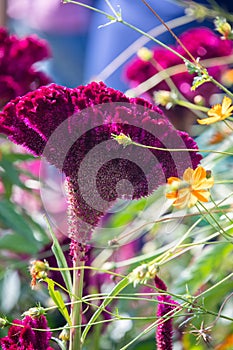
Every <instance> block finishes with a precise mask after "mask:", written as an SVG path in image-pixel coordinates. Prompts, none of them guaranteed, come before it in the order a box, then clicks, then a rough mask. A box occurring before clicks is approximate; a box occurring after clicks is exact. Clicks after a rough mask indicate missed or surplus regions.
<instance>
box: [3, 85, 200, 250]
mask: <svg viewBox="0 0 233 350" xmlns="http://www.w3.org/2000/svg"><path fill="white" fill-rule="evenodd" d="M0 131H1V132H3V133H4V134H6V135H7V136H8V137H9V139H10V140H12V141H13V142H15V143H17V144H20V145H22V146H24V147H25V148H26V149H27V150H28V151H30V152H32V153H33V154H34V155H36V156H41V155H43V156H44V157H45V158H46V159H47V160H48V161H49V162H50V163H51V164H53V165H55V166H56V167H57V168H59V169H60V170H62V171H63V172H64V173H65V175H66V177H67V180H68V181H67V182H68V195H69V218H70V220H69V227H70V233H71V236H72V237H74V238H75V240H76V241H78V242H80V241H81V242H87V241H88V240H89V239H90V234H91V231H92V229H93V227H96V226H97V224H98V223H99V220H100V218H101V217H102V216H103V215H104V214H105V213H106V211H107V210H108V209H109V207H110V206H111V205H112V204H113V202H114V201H115V200H116V199H117V198H118V197H124V198H130V199H138V198H140V197H144V196H148V195H149V194H150V193H152V191H153V190H155V189H156V188H157V187H158V186H159V185H162V184H165V183H166V179H167V178H168V177H170V176H177V175H178V174H180V175H181V174H183V172H184V170H185V169H186V168H187V167H188V166H191V167H193V168H195V167H196V166H197V165H198V164H199V162H200V159H201V156H200V155H199V154H198V153H197V152H190V153H189V152H173V153H171V152H167V151H157V150H145V149H142V148H139V147H135V146H132V145H131V146H128V147H127V148H125V149H124V148H123V147H122V145H119V144H117V142H116V141H114V140H113V139H112V134H117V135H119V134H121V133H123V134H125V135H129V136H130V138H131V139H132V140H133V141H135V142H138V143H141V144H144V145H150V146H155V147H162V148H183V149H186V148H191V149H197V145H196V144H195V142H194V141H193V140H192V139H191V138H190V137H189V136H188V134H186V133H184V132H179V131H177V130H175V129H174V128H173V127H172V126H171V124H170V122H169V121H168V119H167V118H166V117H165V116H164V115H163V113H162V112H161V110H160V109H159V108H158V107H155V106H153V105H151V104H150V103H148V102H147V101H145V100H143V99H140V98H136V99H133V98H127V97H126V96H125V95H124V94H123V93H121V92H120V91H116V90H114V89H112V88H108V87H107V86H106V85H104V84H103V83H96V82H93V83H90V84H88V85H87V86H79V87H77V88H75V89H69V88H65V87H61V86H58V85H55V84H52V85H50V86H44V87H41V88H39V89H37V90H36V91H33V92H30V93H28V94H27V95H25V96H23V97H19V98H16V99H15V100H14V101H11V102H9V103H8V104H7V105H6V106H5V108H4V110H3V112H2V114H1V115H0ZM119 183H121V186H120V187H117V186H118V184H119ZM129 183H130V184H131V185H130V186H129ZM75 249H76V247H75ZM83 254H84V255H85V252H83Z"/></svg>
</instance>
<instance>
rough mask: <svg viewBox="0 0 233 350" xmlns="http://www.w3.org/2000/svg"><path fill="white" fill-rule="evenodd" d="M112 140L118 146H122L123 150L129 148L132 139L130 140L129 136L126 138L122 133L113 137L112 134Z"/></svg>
mask: <svg viewBox="0 0 233 350" xmlns="http://www.w3.org/2000/svg"><path fill="white" fill-rule="evenodd" d="M112 138H113V139H114V140H116V141H117V142H118V143H119V145H123V147H124V148H125V147H126V146H129V145H131V144H132V143H133V141H132V139H131V138H130V136H126V135H125V134H123V133H120V135H115V134H112Z"/></svg>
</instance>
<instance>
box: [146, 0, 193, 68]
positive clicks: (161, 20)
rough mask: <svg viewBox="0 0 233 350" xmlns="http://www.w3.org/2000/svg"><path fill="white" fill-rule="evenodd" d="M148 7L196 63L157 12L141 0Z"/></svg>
mask: <svg viewBox="0 0 233 350" xmlns="http://www.w3.org/2000/svg"><path fill="white" fill-rule="evenodd" d="M141 1H142V2H143V3H144V4H145V5H146V6H147V7H148V9H149V10H150V11H151V12H152V13H153V14H154V15H155V16H156V17H157V18H158V20H159V21H160V22H161V23H162V24H163V25H164V27H165V28H166V29H167V31H168V32H169V33H170V34H171V35H172V36H173V38H175V40H176V41H177V42H178V44H179V45H180V46H181V47H182V48H183V49H184V51H185V52H186V53H187V55H188V56H189V57H190V58H191V60H192V61H193V62H194V63H195V64H197V65H198V62H197V61H196V59H195V58H194V57H193V55H192V54H191V52H190V51H189V50H188V49H187V48H186V47H185V45H184V44H183V43H182V42H181V41H180V39H179V38H178V37H177V36H176V34H175V33H174V32H173V31H172V30H171V29H170V28H169V26H168V25H167V24H166V23H165V22H164V21H163V19H162V18H161V17H160V16H159V14H158V13H157V12H156V11H155V10H154V9H153V8H152V7H151V6H150V5H149V4H148V3H147V2H146V0H141Z"/></svg>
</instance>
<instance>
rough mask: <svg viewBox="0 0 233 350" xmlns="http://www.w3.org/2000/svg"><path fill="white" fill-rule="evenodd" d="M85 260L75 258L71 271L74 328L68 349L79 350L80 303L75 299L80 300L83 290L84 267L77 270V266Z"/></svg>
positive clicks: (80, 347) (71, 331)
mask: <svg viewBox="0 0 233 350" xmlns="http://www.w3.org/2000/svg"><path fill="white" fill-rule="evenodd" d="M84 264H85V261H79V259H75V260H74V263H73V265H74V266H73V267H74V271H73V290H72V300H71V301H72V302H73V303H72V304H71V315H70V316H71V320H72V325H73V326H75V328H71V330H70V344H69V350H81V349H82V344H81V324H82V303H81V302H80V303H75V301H76V300H77V299H78V300H81V298H82V291H83V276H84V269H80V270H78V271H77V269H76V268H77V267H78V266H80V267H81V266H84Z"/></svg>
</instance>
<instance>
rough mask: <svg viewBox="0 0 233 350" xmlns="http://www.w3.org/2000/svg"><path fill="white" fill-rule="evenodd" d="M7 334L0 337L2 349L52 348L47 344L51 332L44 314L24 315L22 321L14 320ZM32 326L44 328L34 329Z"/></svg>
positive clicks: (28, 349) (42, 349) (43, 349)
mask: <svg viewBox="0 0 233 350" xmlns="http://www.w3.org/2000/svg"><path fill="white" fill-rule="evenodd" d="M13 323H14V325H13V326H11V327H10V328H9V331H8V335H7V336H6V337H4V338H2V339H0V345H1V347H2V350H53V348H52V347H50V346H49V340H50V338H51V332H50V331H49V328H48V325H47V320H46V318H45V316H43V315H41V316H39V317H35V318H32V317H30V316H26V317H25V318H24V319H23V320H22V321H21V320H14V321H13ZM33 328H37V329H44V330H45V331H36V330H34V329H33Z"/></svg>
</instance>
